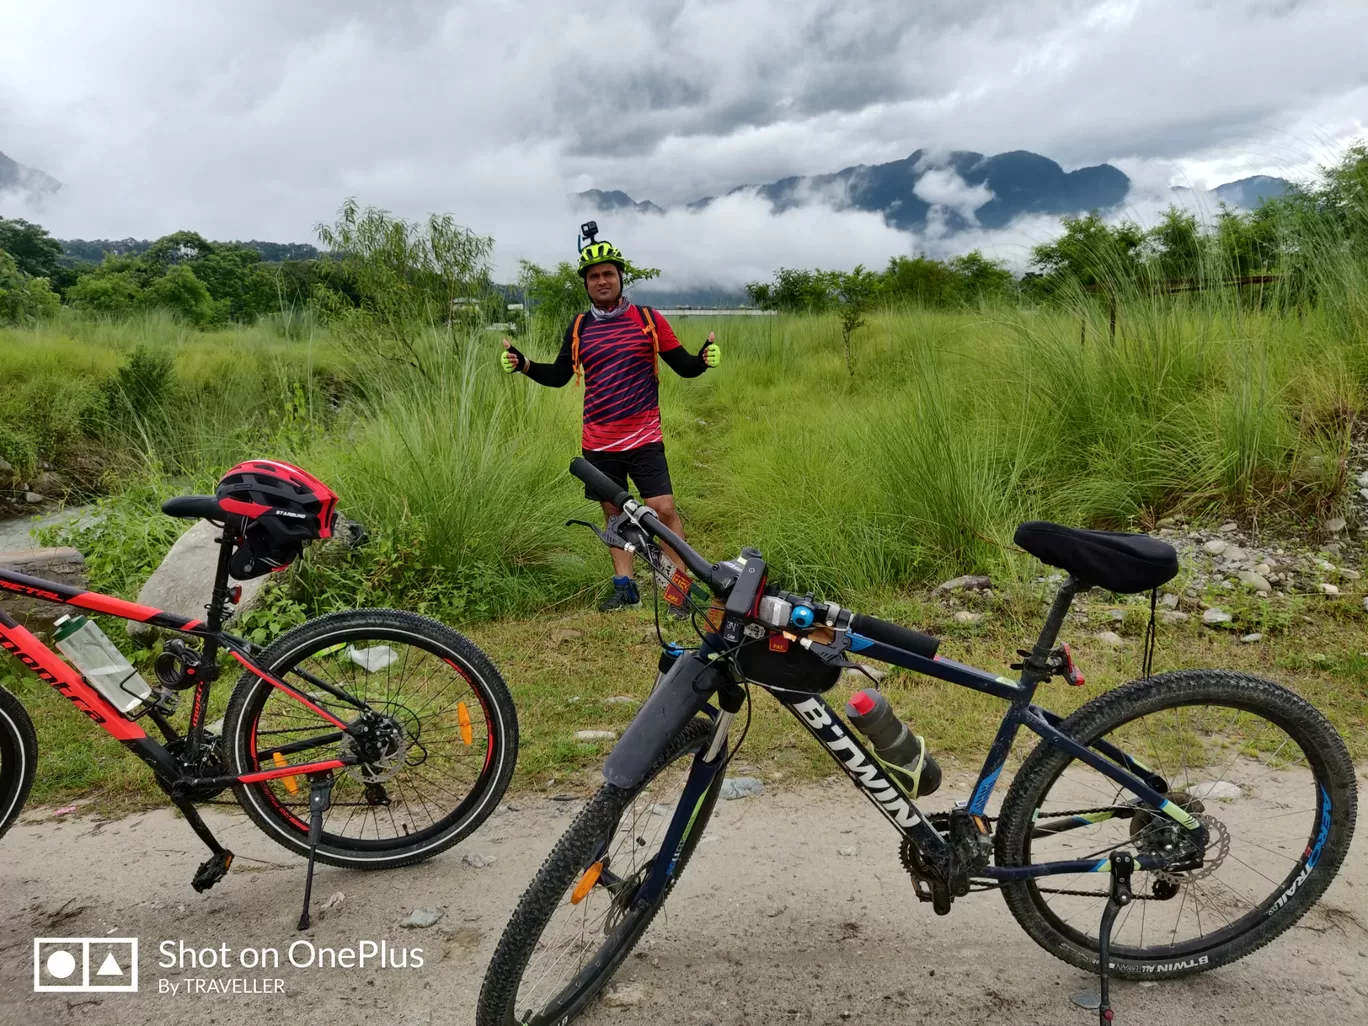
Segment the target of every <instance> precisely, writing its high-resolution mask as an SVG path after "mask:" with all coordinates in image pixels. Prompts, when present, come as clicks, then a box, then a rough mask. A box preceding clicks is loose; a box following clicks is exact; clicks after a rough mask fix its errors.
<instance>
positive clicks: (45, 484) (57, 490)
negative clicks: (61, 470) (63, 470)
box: [31, 470, 71, 496]
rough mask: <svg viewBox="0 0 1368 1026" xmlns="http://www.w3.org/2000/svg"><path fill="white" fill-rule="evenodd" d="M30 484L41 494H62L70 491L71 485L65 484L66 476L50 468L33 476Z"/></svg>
mask: <svg viewBox="0 0 1368 1026" xmlns="http://www.w3.org/2000/svg"><path fill="white" fill-rule="evenodd" d="M31 486H32V488H33V490H34V491H35V492H38V493H40V494H42V495H56V496H62V495H66V493H67V492H69V491H71V486H70V485H68V484H67V480H66V478H64V477H63V476H62V475H61V474H57V473H54V472H53V471H51V470H45V471H43V473H41V474H39V475H38V476H37V477H35V478H34V479H33V481H32V482H31Z"/></svg>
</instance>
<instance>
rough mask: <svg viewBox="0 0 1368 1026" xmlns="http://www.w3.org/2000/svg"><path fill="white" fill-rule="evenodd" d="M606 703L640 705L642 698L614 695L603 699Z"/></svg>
mask: <svg viewBox="0 0 1368 1026" xmlns="http://www.w3.org/2000/svg"><path fill="white" fill-rule="evenodd" d="M603 704H604V705H640V704H641V699H639V698H633V697H632V696H631V695H613V696H612V697H611V698H605V699H604V700H603Z"/></svg>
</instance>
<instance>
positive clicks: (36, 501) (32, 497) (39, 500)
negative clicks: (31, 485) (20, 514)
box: [24, 492, 47, 506]
mask: <svg viewBox="0 0 1368 1026" xmlns="http://www.w3.org/2000/svg"><path fill="white" fill-rule="evenodd" d="M24 501H25V502H27V503H28V504H29V505H30V506H40V505H42V504H43V503H45V502H47V496H46V495H39V494H38V493H37V492H25V493H24Z"/></svg>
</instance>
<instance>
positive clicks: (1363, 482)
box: [1358, 470, 1368, 487]
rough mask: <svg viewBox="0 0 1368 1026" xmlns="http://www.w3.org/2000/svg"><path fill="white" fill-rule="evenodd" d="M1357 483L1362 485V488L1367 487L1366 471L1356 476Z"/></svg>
mask: <svg viewBox="0 0 1368 1026" xmlns="http://www.w3.org/2000/svg"><path fill="white" fill-rule="evenodd" d="M1358 483H1359V484H1361V485H1363V486H1364V487H1368V470H1365V471H1364V472H1363V473H1362V474H1360V475H1359V476H1358Z"/></svg>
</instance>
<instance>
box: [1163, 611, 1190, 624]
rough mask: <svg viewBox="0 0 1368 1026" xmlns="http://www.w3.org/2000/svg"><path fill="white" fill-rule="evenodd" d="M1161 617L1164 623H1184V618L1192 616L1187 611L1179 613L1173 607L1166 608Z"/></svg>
mask: <svg viewBox="0 0 1368 1026" xmlns="http://www.w3.org/2000/svg"><path fill="white" fill-rule="evenodd" d="M1159 619H1160V620H1162V621H1163V622H1164V623H1182V622H1183V621H1184V620H1188V619H1190V617H1189V616H1188V614H1187V613H1179V612H1175V611H1174V610H1172V609H1165V610H1164V611H1163V612H1162V613H1160V614H1159Z"/></svg>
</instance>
